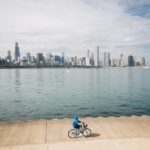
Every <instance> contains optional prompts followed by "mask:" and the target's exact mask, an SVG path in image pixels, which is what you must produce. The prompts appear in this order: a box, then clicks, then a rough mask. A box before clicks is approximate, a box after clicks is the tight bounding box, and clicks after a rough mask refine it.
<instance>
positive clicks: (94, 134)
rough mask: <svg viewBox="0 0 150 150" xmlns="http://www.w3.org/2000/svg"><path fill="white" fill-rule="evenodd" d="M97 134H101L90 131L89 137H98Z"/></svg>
mask: <svg viewBox="0 0 150 150" xmlns="http://www.w3.org/2000/svg"><path fill="white" fill-rule="evenodd" d="M99 136H101V135H100V134H99V133H92V134H91V135H90V137H99Z"/></svg>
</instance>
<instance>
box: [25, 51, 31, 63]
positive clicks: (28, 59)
mask: <svg viewBox="0 0 150 150" xmlns="http://www.w3.org/2000/svg"><path fill="white" fill-rule="evenodd" d="M26 57H27V61H28V63H30V62H31V55H30V53H27V56H26Z"/></svg>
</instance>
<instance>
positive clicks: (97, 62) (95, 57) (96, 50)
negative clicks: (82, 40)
mask: <svg viewBox="0 0 150 150" xmlns="http://www.w3.org/2000/svg"><path fill="white" fill-rule="evenodd" d="M94 66H95V67H99V66H100V60H99V46H97V47H96V49H95V53H94Z"/></svg>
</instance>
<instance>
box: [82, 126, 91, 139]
mask: <svg viewBox="0 0 150 150" xmlns="http://www.w3.org/2000/svg"><path fill="white" fill-rule="evenodd" d="M91 134H92V132H91V129H88V128H86V129H85V130H84V131H83V135H84V136H85V137H90V136H91Z"/></svg>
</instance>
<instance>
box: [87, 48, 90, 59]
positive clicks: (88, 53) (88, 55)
mask: <svg viewBox="0 0 150 150" xmlns="http://www.w3.org/2000/svg"><path fill="white" fill-rule="evenodd" d="M87 58H90V50H89V49H88V50H87Z"/></svg>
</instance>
